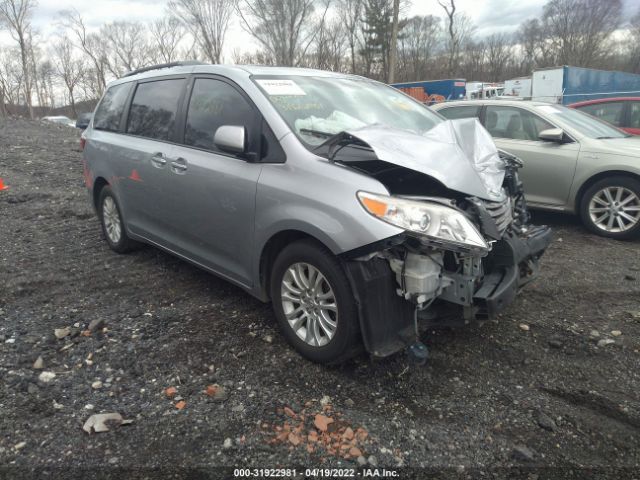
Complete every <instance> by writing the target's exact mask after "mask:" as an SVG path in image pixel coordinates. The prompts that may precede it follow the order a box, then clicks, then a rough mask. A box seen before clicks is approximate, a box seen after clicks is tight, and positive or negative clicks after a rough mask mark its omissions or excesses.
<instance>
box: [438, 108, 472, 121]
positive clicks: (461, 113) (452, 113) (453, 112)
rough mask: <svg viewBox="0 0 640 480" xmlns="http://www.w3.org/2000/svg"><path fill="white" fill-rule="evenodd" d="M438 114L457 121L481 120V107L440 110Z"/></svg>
mask: <svg viewBox="0 0 640 480" xmlns="http://www.w3.org/2000/svg"><path fill="white" fill-rule="evenodd" d="M438 113H440V114H441V115H442V116H444V117H445V118H448V119H449V120H455V119H457V118H473V117H477V118H480V106H473V105H470V106H468V107H449V108H443V109H442V110H438Z"/></svg>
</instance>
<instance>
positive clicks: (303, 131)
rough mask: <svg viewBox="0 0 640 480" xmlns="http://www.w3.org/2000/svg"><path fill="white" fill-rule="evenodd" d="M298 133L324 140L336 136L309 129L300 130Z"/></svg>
mask: <svg viewBox="0 0 640 480" xmlns="http://www.w3.org/2000/svg"><path fill="white" fill-rule="evenodd" d="M300 133H306V134H307V135H313V136H315V137H324V138H331V137H333V136H334V135H336V134H335V133H329V132H323V131H321V130H311V129H310V128H301V129H300Z"/></svg>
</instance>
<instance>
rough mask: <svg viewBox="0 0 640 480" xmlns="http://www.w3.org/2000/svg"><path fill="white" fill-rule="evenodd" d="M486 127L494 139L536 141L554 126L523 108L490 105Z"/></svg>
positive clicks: (486, 117) (485, 120)
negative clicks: (542, 133)
mask: <svg viewBox="0 0 640 480" xmlns="http://www.w3.org/2000/svg"><path fill="white" fill-rule="evenodd" d="M484 127H485V128H486V129H487V131H488V132H489V133H490V134H491V136H492V137H497V138H511V139H513V140H529V141H536V140H539V135H540V132H542V131H543V130H547V129H549V128H553V125H551V124H550V123H549V122H547V121H545V120H543V119H542V118H540V117H538V116H537V115H535V114H533V113H531V112H529V111H528V110H524V109H522V108H515V107H502V106H493V105H489V106H487V113H486V115H485V119H484Z"/></svg>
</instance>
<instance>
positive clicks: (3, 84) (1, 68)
mask: <svg viewBox="0 0 640 480" xmlns="http://www.w3.org/2000/svg"><path fill="white" fill-rule="evenodd" d="M19 59H20V53H19V49H18V47H13V48H7V49H4V50H2V51H0V113H1V114H2V116H7V115H8V114H10V113H11V107H12V106H14V105H17V104H18V103H20V95H21V93H20V92H21V87H22V84H23V82H22V74H23V71H22V66H21V65H20V60H19Z"/></svg>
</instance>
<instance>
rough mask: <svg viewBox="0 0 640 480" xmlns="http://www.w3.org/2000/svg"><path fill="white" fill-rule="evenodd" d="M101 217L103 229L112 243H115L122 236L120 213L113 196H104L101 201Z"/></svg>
mask: <svg viewBox="0 0 640 480" xmlns="http://www.w3.org/2000/svg"><path fill="white" fill-rule="evenodd" d="M102 218H103V222H104V229H105V232H106V233H107V236H108V237H109V240H110V241H111V243H113V244H117V243H118V242H119V241H120V238H121V237H122V222H121V221H120V213H119V212H118V206H117V205H116V202H115V201H114V200H113V197H106V198H105V199H104V202H103V203H102Z"/></svg>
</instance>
